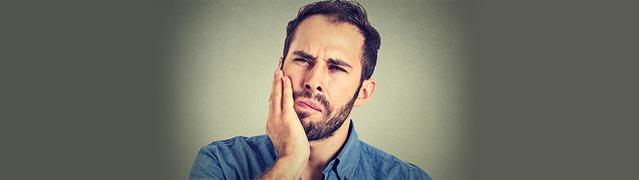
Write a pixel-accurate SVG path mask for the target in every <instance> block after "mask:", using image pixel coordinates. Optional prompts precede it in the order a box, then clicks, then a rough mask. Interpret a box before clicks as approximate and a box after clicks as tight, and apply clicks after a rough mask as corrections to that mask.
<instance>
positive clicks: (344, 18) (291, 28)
mask: <svg viewBox="0 0 639 180" xmlns="http://www.w3.org/2000/svg"><path fill="white" fill-rule="evenodd" d="M312 15H324V16H328V17H329V18H330V19H331V21H334V22H337V23H349V24H352V25H354V26H356V27H357V28H358V29H359V31H360V33H361V34H362V36H364V46H363V47H362V51H363V53H362V62H361V63H362V74H361V75H362V76H361V77H362V78H361V79H360V82H361V81H364V80H366V79H370V78H371V76H372V75H373V71H375V65H376V64H377V50H379V47H380V44H381V39H380V37H379V33H377V30H375V28H373V26H371V25H370V23H369V22H368V16H367V15H366V9H364V7H362V5H361V4H359V3H357V2H354V1H343V0H331V1H320V2H315V3H311V4H307V5H305V6H304V7H302V8H300V10H299V11H298V13H297V17H295V19H293V20H291V21H290V22H288V26H287V27H286V39H285V40H284V53H283V55H282V57H284V59H286V55H287V54H288V51H289V46H290V45H291V42H292V41H293V39H294V38H295V37H294V35H295V30H296V29H297V26H299V25H300V23H301V22H302V21H304V19H306V18H307V17H309V16H312ZM283 64H284V63H282V65H283Z"/></svg>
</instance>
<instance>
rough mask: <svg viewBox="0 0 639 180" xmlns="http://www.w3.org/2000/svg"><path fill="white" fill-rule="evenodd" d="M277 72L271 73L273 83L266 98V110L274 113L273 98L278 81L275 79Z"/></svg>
mask: <svg viewBox="0 0 639 180" xmlns="http://www.w3.org/2000/svg"><path fill="white" fill-rule="evenodd" d="M277 71H278V70H276V71H275V72H273V82H271V94H270V95H269V97H268V109H269V112H274V111H275V104H274V99H275V98H274V96H275V87H276V86H277V85H276V84H277V81H278V80H279V78H277Z"/></svg>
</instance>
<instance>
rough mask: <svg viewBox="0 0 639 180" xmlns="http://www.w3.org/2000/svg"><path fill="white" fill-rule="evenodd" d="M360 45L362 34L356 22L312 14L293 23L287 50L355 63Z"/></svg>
mask: <svg viewBox="0 0 639 180" xmlns="http://www.w3.org/2000/svg"><path fill="white" fill-rule="evenodd" d="M363 45H364V37H363V36H362V34H361V33H360V32H359V29H358V28H357V27H356V26H354V25H352V24H349V23H342V22H332V21H331V20H330V19H329V18H328V17H327V16H323V15H314V16H310V17H308V18H306V19H305V20H304V21H302V23H301V24H300V25H299V26H298V27H297V30H296V32H295V38H294V39H293V42H292V43H291V47H290V49H289V51H288V52H289V54H291V53H292V52H294V51H296V50H302V51H304V52H307V53H309V54H311V55H313V56H316V57H318V58H320V59H321V60H327V59H328V58H336V59H341V60H344V61H347V62H349V63H350V64H351V65H353V66H357V65H359V64H360V61H361V58H362V47H363Z"/></svg>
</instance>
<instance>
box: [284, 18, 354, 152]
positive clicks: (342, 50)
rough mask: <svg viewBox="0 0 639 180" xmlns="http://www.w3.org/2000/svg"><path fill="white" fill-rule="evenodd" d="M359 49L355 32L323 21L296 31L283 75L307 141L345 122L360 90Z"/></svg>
mask: <svg viewBox="0 0 639 180" xmlns="http://www.w3.org/2000/svg"><path fill="white" fill-rule="evenodd" d="M363 44H364V37H363V36H362V35H361V33H360V32H359V29H358V28H357V27H355V26H353V25H351V24H348V23H334V22H331V21H329V19H328V17H326V16H322V15H314V16H310V17H308V18H306V19H305V20H304V21H302V23H301V24H300V25H299V26H298V27H297V30H296V32H295V37H294V39H293V42H291V45H290V47H289V51H288V54H287V55H286V59H285V60H284V64H283V66H284V67H283V71H284V75H286V76H289V77H290V79H291V82H292V85H293V92H294V96H293V97H294V99H295V106H294V108H295V111H296V112H297V114H298V117H299V118H300V120H301V121H302V125H303V126H304V129H305V131H306V134H307V137H308V139H309V140H311V141H314V140H321V139H324V138H328V137H330V136H332V134H333V132H334V131H335V130H337V129H338V128H339V127H340V126H341V125H342V123H343V122H344V121H345V120H346V119H347V118H348V116H349V114H350V111H351V109H352V107H353V103H354V101H355V98H356V97H357V94H356V93H357V92H358V88H359V85H360V76H361V71H362V66H361V57H362V46H363Z"/></svg>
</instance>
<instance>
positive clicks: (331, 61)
mask: <svg viewBox="0 0 639 180" xmlns="http://www.w3.org/2000/svg"><path fill="white" fill-rule="evenodd" d="M293 54H294V55H297V56H299V57H301V58H304V59H309V60H313V61H316V60H317V57H314V56H313V55H311V54H309V53H306V52H304V51H300V50H296V51H293ZM328 63H329V64H333V65H337V66H346V67H348V68H350V69H353V66H351V65H350V64H348V63H347V62H346V61H343V60H341V59H336V58H329V59H328Z"/></svg>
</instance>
